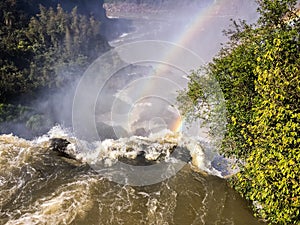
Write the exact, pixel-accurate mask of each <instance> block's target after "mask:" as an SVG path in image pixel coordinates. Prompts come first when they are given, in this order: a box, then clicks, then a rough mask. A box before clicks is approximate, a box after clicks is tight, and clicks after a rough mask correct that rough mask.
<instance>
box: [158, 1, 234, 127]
mask: <svg viewBox="0 0 300 225" xmlns="http://www.w3.org/2000/svg"><path fill="white" fill-rule="evenodd" d="M226 2H227V1H225V0H221V1H216V0H215V1H214V3H213V4H210V5H209V6H207V7H206V8H205V7H203V8H201V9H200V11H199V12H198V13H197V14H196V16H195V17H194V19H192V20H191V22H190V23H189V24H188V25H187V26H186V28H185V29H184V30H183V31H182V32H180V35H179V36H178V37H177V38H175V39H174V40H173V43H175V44H176V45H179V46H182V47H187V46H188V45H189V43H190V42H192V40H193V38H195V37H197V36H199V32H202V31H203V30H204V29H205V27H206V26H208V25H209V24H210V23H209V22H210V21H211V20H212V19H213V18H214V17H216V16H217V15H218V13H219V12H220V10H221V8H222V7H223V6H224V4H227V3H228V2H227V3H226ZM172 57H178V52H177V48H174V49H173V50H171V51H170V52H168V53H167V54H166V55H165V58H166V60H165V61H168V60H169V59H170V58H172ZM203 62H204V61H202V62H199V66H200V65H201V64H203ZM191 69H196V68H191ZM164 72H165V69H164V66H161V65H158V67H157V68H156V74H159V75H163V74H164ZM183 127H184V118H182V117H181V116H178V117H177V118H176V119H175V121H174V122H173V123H172V124H171V130H172V131H173V132H182V129H183Z"/></svg>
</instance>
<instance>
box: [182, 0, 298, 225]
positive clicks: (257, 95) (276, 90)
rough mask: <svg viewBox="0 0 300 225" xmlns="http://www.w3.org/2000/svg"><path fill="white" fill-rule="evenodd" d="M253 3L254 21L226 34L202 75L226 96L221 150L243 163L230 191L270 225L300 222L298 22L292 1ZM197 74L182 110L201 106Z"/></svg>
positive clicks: (240, 23)
mask: <svg viewBox="0 0 300 225" xmlns="http://www.w3.org/2000/svg"><path fill="white" fill-rule="evenodd" d="M257 2H258V5H259V8H258V12H259V13H260V18H259V20H258V22H257V23H256V24H252V25H248V24H246V23H245V22H243V21H239V22H234V23H233V29H231V30H229V31H227V32H226V34H227V36H228V37H229V38H230V41H229V42H228V44H227V45H226V46H224V48H223V49H222V50H221V52H220V53H219V54H218V56H216V57H215V58H214V59H213V61H212V63H210V64H209V65H208V66H207V67H206V73H207V76H210V77H214V78H215V79H217V80H218V82H219V84H220V86H221V89H222V91H223V94H224V97H225V102H226V109H227V123H228V124H227V132H226V136H225V138H224V140H223V145H222V151H223V153H225V154H228V155H234V156H237V157H238V158H240V159H242V162H243V163H242V165H241V171H240V172H239V173H238V174H237V176H235V177H234V178H233V179H232V184H233V186H234V187H235V188H236V190H237V191H239V192H240V193H241V194H242V195H243V196H244V197H245V198H247V199H248V200H250V201H252V202H253V206H254V210H255V211H256V215H257V216H260V217H262V218H263V219H265V220H266V221H268V222H269V223H270V224H299V223H300V180H299V179H300V138H299V134H300V59H299V55H300V47H299V46H300V19H299V16H298V15H297V14H296V13H295V12H296V9H295V6H296V1H295V0H273V1H271V0H259V1H257ZM195 76H196V77H197V73H196V75H195V73H194V74H193V75H191V78H193V79H190V84H189V88H188V89H187V90H186V91H185V92H183V93H181V95H180V97H179V100H180V101H181V104H183V105H188V104H199V102H203V101H205V98H204V97H205V95H203V92H202V91H201V90H198V89H197V88H198V87H199V85H198V84H199V83H195V82H197V79H201V76H202V74H201V73H198V78H197V79H195ZM197 85H198V86H197ZM191 87H197V88H191ZM199 88H200V89H201V87H199ZM182 108H184V107H182ZM193 110H195V107H194V108H193V107H189V108H186V110H183V112H184V113H185V114H187V115H191V114H192V113H193ZM194 115H196V116H199V115H198V114H194Z"/></svg>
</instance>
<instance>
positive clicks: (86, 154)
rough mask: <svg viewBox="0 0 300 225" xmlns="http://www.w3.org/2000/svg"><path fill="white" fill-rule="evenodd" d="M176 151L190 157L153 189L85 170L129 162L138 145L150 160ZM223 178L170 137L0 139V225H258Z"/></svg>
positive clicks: (58, 134)
mask: <svg viewBox="0 0 300 225" xmlns="http://www.w3.org/2000/svg"><path fill="white" fill-rule="evenodd" d="M52 138H65V139H67V140H68V141H69V142H70V143H71V144H69V145H68V151H69V153H70V154H71V153H72V154H74V155H75V156H76V158H77V160H73V159H68V158H65V157H61V156H58V155H57V154H56V153H55V152H54V151H51V150H50V149H49V147H50V144H51V139H52ZM174 146H181V148H178V149H177V148H176V149H175V150H173V151H183V149H185V150H186V151H187V152H189V153H190V155H191V156H192V159H190V157H186V159H187V163H186V164H185V165H184V166H183V168H181V169H180V171H179V172H178V173H177V174H176V175H175V176H171V177H170V178H168V179H165V180H163V181H162V182H160V183H155V184H152V185H147V186H131V185H128V184H120V183H116V182H114V181H111V180H110V179H109V178H108V177H107V176H103V174H101V173H99V172H97V170H95V169H94V168H93V166H90V165H91V163H92V161H91V160H92V159H93V160H95V159H96V160H99V161H104V162H105V167H108V168H109V167H111V166H112V164H113V163H116V162H117V161H118V159H120V158H128V159H131V160H132V159H134V158H136V157H137V156H138V153H139V152H140V151H141V147H143V149H144V151H145V154H144V157H145V158H146V159H147V160H148V161H153V160H154V161H155V160H157V159H158V155H161V154H162V153H163V155H164V157H163V158H162V159H160V160H161V161H163V160H168V159H169V160H170V158H172V157H173V155H172V154H171V150H172V149H174ZM192 146H193V147H192ZM88 149H89V150H88ZM126 149H127V150H126ZM195 149H196V150H195ZM87 150H88V151H87ZM92 150H93V151H92ZM95 155H96V157H95ZM174 157H176V156H174ZM195 157H196V159H195ZM197 163H198V164H197ZM145 166H147V165H145ZM199 171H202V172H199ZM218 172H219V173H218ZM221 172H222V171H218V170H217V169H216V168H214V167H213V166H212V163H211V162H209V161H207V159H205V151H204V150H203V148H202V147H201V145H200V143H199V142H192V141H191V140H188V139H185V138H184V137H183V136H181V135H180V134H178V133H174V132H171V131H165V132H161V133H160V134H156V135H153V136H152V137H151V136H150V137H138V136H133V137H130V138H123V139H119V140H104V141H102V142H100V141H98V142H95V143H87V142H86V141H82V140H79V139H77V138H75V137H74V136H72V135H71V133H70V132H68V131H67V130H65V129H63V128H61V127H59V126H57V127H54V128H52V129H51V130H50V131H49V133H48V134H47V135H44V136H41V137H38V138H36V139H34V140H31V141H29V140H25V139H22V138H18V137H16V136H13V135H1V136H0V186H1V189H0V213H1V214H0V224H14V225H15V224H244V222H245V221H247V224H260V223H259V222H258V221H257V219H255V218H254V217H253V216H252V213H251V211H250V210H249V209H248V208H247V203H246V202H245V201H244V200H242V199H241V198H240V197H239V196H238V194H237V193H235V192H234V191H233V190H232V189H231V188H230V187H228V185H227V184H226V181H225V180H224V179H222V178H221V177H222V175H221ZM223 172H224V171H223ZM215 175H218V176H215Z"/></svg>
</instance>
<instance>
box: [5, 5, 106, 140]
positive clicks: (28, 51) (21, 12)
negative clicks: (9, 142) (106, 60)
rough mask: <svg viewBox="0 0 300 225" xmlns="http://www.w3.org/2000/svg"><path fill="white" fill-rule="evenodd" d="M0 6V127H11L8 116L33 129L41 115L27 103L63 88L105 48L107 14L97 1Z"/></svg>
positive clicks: (36, 131)
mask: <svg viewBox="0 0 300 225" xmlns="http://www.w3.org/2000/svg"><path fill="white" fill-rule="evenodd" d="M0 9H1V10H0V21H1V23H0V38H1V42H0V52H1V58H0V76H1V80H0V122H2V125H1V130H2V132H5V131H6V132H11V131H10V130H6V128H7V123H8V122H10V121H12V122H14V123H18V122H20V123H26V128H28V129H29V130H34V129H32V128H34V127H33V126H35V127H36V128H37V127H39V125H41V124H40V123H41V122H42V121H45V120H46V119H45V118H44V116H43V115H42V114H41V113H40V112H36V111H35V109H33V108H32V107H31V105H30V102H31V101H32V100H34V99H36V98H37V97H38V96H39V95H40V93H42V92H45V91H48V92H49V93H51V92H52V93H53V92H55V91H57V90H60V89H63V88H64V87H65V86H66V85H67V84H68V83H70V82H71V81H73V80H75V78H76V77H78V76H79V75H80V74H82V73H83V72H84V71H85V69H86V67H87V66H88V65H89V64H90V63H91V62H93V61H94V60H95V59H96V58H97V57H98V56H99V55H101V54H102V53H104V52H105V51H107V50H109V49H110V46H109V44H108V42H107V40H106V37H105V36H104V33H105V32H104V26H103V25H104V23H105V22H107V21H106V20H107V18H105V15H104V9H103V7H102V5H101V2H100V1H93V2H92V1H90V4H87V2H85V1H81V3H80V4H79V1H59V3H58V2H55V1H43V0H40V1H38V0H36V1H29V0H22V1H14V0H6V1H1V3H0ZM3 122H4V123H3ZM35 123H37V124H36V125H35ZM47 129H49V128H48V127H47ZM38 132H41V130H39V129H37V130H35V131H34V132H33V133H34V134H37V133H38Z"/></svg>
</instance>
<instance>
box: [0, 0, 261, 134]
mask: <svg viewBox="0 0 300 225" xmlns="http://www.w3.org/2000/svg"><path fill="white" fill-rule="evenodd" d="M100 3H102V1H100ZM125 3H126V2H125ZM51 4H52V3H51ZM62 5H63V7H65V8H66V10H67V11H70V10H71V9H72V7H74V6H75V5H76V2H68V1H63V2H62ZM125 6H126V7H129V8H126V7H125ZM122 7H123V8H122ZM130 7H131V8H130ZM135 7H136V8H135ZM143 7H144V9H145V12H142V13H141V11H140V9H142V8H143ZM256 7H257V6H256V3H255V1H246V0H202V1H164V2H163V1H156V2H152V1H151V3H147V4H145V3H144V4H135V3H132V2H131V3H130V4H129V6H128V5H126V4H123V5H121V8H120V10H121V11H120V12H119V14H120V16H119V17H118V16H117V15H114V13H115V12H114V13H112V12H111V9H110V10H109V5H108V3H106V4H104V8H106V9H107V12H106V13H107V14H106V16H105V15H103V13H104V11H103V7H102V6H101V5H100V4H99V2H96V1H92V2H91V1H89V2H84V3H82V4H81V8H79V12H81V13H85V14H90V15H93V16H94V17H95V18H100V19H101V20H102V21H103V22H102V24H101V26H102V29H103V32H104V35H106V38H107V40H108V41H109V42H108V43H109V44H110V46H111V47H112V50H111V52H109V53H108V54H105V53H104V54H103V55H104V57H102V58H101V59H98V60H96V61H95V62H91V65H90V67H89V69H87V71H86V72H84V71H85V69H84V68H79V69H78V72H77V73H76V75H74V76H72V79H70V77H68V75H67V73H66V74H64V73H62V74H59V76H60V77H61V78H62V80H67V82H64V84H63V85H62V86H61V87H60V88H57V89H55V90H53V89H51V90H46V91H43V90H40V91H39V94H38V96H37V97H36V98H35V99H34V100H33V101H32V102H30V103H29V107H30V108H32V109H34V112H28V113H27V115H25V116H26V117H28V118H30V119H31V122H32V123H30V122H29V123H28V122H27V123H26V124H24V123H18V122H16V121H13V122H6V123H5V124H2V127H3V129H2V132H9V131H13V132H14V134H16V135H20V136H23V137H26V138H30V137H32V136H36V135H40V134H42V133H45V132H47V130H49V129H50V128H51V126H54V125H55V124H60V125H62V126H64V127H67V128H70V129H74V132H75V133H78V135H80V136H83V137H84V138H87V139H88V138H92V139H97V138H98V137H100V139H106V138H114V139H116V138H120V137H127V136H131V135H149V133H151V132H153V131H154V130H158V131H159V130H160V129H165V128H167V129H172V127H174V123H175V122H176V121H177V120H178V119H179V118H180V113H179V111H178V109H177V108H176V105H175V104H176V96H177V94H178V91H180V90H183V89H184V88H185V87H186V85H187V76H188V74H189V72H190V71H191V70H195V69H197V68H199V67H200V66H202V65H204V64H206V63H207V62H209V61H210V60H211V59H212V57H214V56H215V55H216V54H217V52H218V51H219V49H220V48H221V43H225V42H226V37H225V36H224V35H223V30H225V29H228V28H229V26H230V24H231V23H232V22H231V21H230V19H234V20H237V19H242V20H246V21H247V22H248V23H250V22H253V21H255V20H256V19H257V13H256ZM97 8H98V9H99V10H97ZM132 8H133V9H134V10H132ZM135 10H136V11H135ZM147 10H148V11H147ZM87 11H90V12H87ZM98 14H99V15H98ZM110 17H114V18H110ZM115 17H117V18H115ZM109 18H110V19H109ZM149 40H150V41H156V43H159V42H161V43H160V44H161V46H158V45H159V44H157V45H155V46H153V47H151V45H149V46H150V47H147V46H143V45H141V46H140V47H137V46H136V47H134V51H131V50H130V52H129V54H127V55H126V54H125V55H124V48H123V50H122V46H126V45H127V44H130V43H137V42H140V43H142V42H143V41H149ZM145 43H147V42H145ZM151 43H152V44H153V43H154V42H151ZM184 49H185V50H184ZM122 51H123V52H122ZM125 52H126V51H125ZM145 52H147V54H149V55H148V56H149V57H148V58H147V57H144V56H143V54H144V53H145ZM170 52H171V53H172V54H171V56H168V54H170ZM187 52H191V55H193V57H194V58H191V57H190V53H187ZM180 54H182V55H180ZM99 55H100V57H101V54H99ZM103 55H102V56H103ZM187 55H188V56H187ZM167 56H168V57H169V58H170V57H171V59H167V60H166V57H167ZM143 57H144V59H143ZM168 57H167V58H168ZM101 60H102V61H101ZM97 63H98V65H96V64H97ZM179 64H180V65H181V66H178V65H179ZM162 65H164V68H162V67H163V66H162ZM187 65H188V66H187ZM180 67H184V69H182V68H180ZM95 68H96V69H95ZM87 74H88V75H87ZM86 76H87V77H88V78H87V79H84V77H86ZM149 85H151V90H148V91H147V89H149ZM139 89H141V90H140V93H138V94H136V93H135V91H136V90H139ZM145 90H146V91H145ZM79 92H80V93H79ZM78 96H79V98H78ZM26 97H27V96H23V97H21V101H23V100H22V98H23V99H24V101H26V100H25V98H26ZM76 98H77V99H76ZM36 115H38V116H36ZM30 119H29V120H30ZM159 127H160V128H159ZM29 128H31V129H32V128H34V129H33V130H34V131H33V132H32V131H30V129H29ZM174 129H175V128H174ZM91 131H92V132H91Z"/></svg>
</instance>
